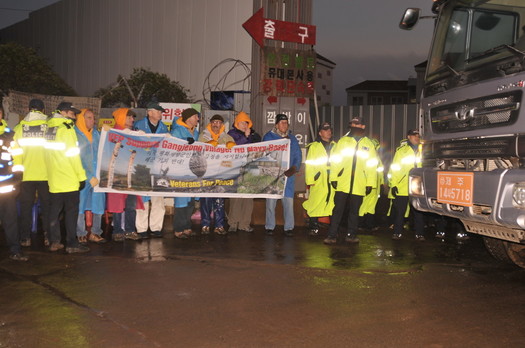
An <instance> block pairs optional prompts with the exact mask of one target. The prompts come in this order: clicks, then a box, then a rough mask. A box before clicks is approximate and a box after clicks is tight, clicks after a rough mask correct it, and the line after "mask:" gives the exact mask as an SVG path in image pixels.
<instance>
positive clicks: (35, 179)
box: [13, 99, 49, 247]
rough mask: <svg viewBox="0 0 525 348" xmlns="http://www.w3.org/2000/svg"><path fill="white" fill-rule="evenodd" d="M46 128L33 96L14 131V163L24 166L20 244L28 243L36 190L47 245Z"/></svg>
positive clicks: (43, 117)
mask: <svg viewBox="0 0 525 348" xmlns="http://www.w3.org/2000/svg"><path fill="white" fill-rule="evenodd" d="M46 130H47V115H45V114H44V102H43V101H42V100H40V99H32V100H31V101H30V102H29V113H28V114H27V115H26V116H25V117H24V119H23V120H22V121H20V123H19V124H18V125H16V127H15V129H14V131H15V136H14V140H15V147H16V149H17V151H19V152H18V154H17V155H15V156H14V158H13V160H14V162H15V164H17V165H21V166H23V168H24V176H23V178H22V183H21V184H20V194H19V195H18V201H19V202H20V223H19V228H20V244H21V245H22V246H23V247H28V246H31V222H32V218H31V213H32V209H33V205H34V203H35V195H36V194H37V193H38V199H39V200H40V212H41V216H42V223H43V225H44V226H43V230H44V235H45V236H46V237H45V242H44V243H45V244H46V245H48V243H49V242H48V240H47V230H48V228H49V219H48V216H49V186H48V184H47V167H46V159H45V155H44V154H45V150H46V149H45V145H46V139H45V133H46Z"/></svg>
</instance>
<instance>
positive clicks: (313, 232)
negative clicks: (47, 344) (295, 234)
mask: <svg viewBox="0 0 525 348" xmlns="http://www.w3.org/2000/svg"><path fill="white" fill-rule="evenodd" d="M318 234H319V229H318V228H311V229H310V231H309V232H308V235H309V236H317V235H318Z"/></svg>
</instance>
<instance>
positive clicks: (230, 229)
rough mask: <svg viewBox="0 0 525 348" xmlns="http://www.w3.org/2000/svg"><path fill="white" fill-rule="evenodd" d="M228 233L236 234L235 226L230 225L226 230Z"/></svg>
mask: <svg viewBox="0 0 525 348" xmlns="http://www.w3.org/2000/svg"><path fill="white" fill-rule="evenodd" d="M228 232H229V233H234V232H237V224H233V225H230V228H228Z"/></svg>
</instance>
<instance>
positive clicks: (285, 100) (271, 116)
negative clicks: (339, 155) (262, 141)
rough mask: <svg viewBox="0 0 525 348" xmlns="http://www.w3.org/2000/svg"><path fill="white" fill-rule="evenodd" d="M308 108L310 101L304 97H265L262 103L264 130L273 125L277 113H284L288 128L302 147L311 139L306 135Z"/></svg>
mask: <svg viewBox="0 0 525 348" xmlns="http://www.w3.org/2000/svg"><path fill="white" fill-rule="evenodd" d="M309 108H310V103H309V100H308V99H306V98H292V97H279V98H277V97H272V96H271V97H267V98H266V99H265V101H264V103H263V112H264V123H265V132H266V131H268V130H270V129H272V128H273V127H274V126H275V118H276V116H277V114H285V115H286V116H288V120H289V121H288V122H289V123H290V128H289V129H290V130H291V131H292V133H293V134H294V135H295V137H296V138H297V141H298V142H299V145H300V146H301V147H304V146H305V145H306V144H308V143H309V142H310V141H311V140H310V139H309V135H308V134H309V133H308V117H309Z"/></svg>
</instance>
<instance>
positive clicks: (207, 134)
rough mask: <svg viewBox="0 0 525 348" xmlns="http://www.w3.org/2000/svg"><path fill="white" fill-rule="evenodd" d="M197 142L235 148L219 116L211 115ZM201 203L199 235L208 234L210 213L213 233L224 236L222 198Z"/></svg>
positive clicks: (206, 198) (204, 198) (204, 199)
mask: <svg viewBox="0 0 525 348" xmlns="http://www.w3.org/2000/svg"><path fill="white" fill-rule="evenodd" d="M199 141H200V142H203V143H208V144H211V145H213V146H218V145H226V147H227V148H228V149H231V148H232V147H233V146H235V142H234V141H233V138H232V137H231V136H229V135H228V133H226V132H225V131H224V119H223V118H222V116H221V115H213V116H212V117H211V119H210V123H209V124H208V126H206V129H204V131H203V132H202V133H201V135H200V136H199ZM200 202H201V225H202V227H201V234H209V233H210V225H211V213H212V211H213V216H214V219H215V223H214V229H213V232H214V233H217V234H219V235H226V234H227V233H228V232H227V231H226V230H225V229H224V217H225V216H224V198H211V197H203V198H201V199H200Z"/></svg>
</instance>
